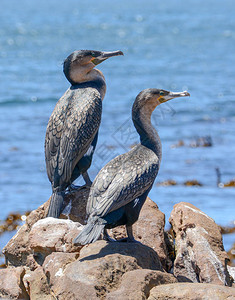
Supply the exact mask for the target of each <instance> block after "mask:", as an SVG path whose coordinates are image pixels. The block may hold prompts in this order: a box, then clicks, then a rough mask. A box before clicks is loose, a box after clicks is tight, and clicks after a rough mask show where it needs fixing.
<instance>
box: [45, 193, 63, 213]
mask: <svg viewBox="0 0 235 300" xmlns="http://www.w3.org/2000/svg"><path fill="white" fill-rule="evenodd" d="M64 194H65V193H64V191H63V192H53V194H52V196H51V201H50V206H49V209H48V213H47V217H53V218H59V216H60V213H61V209H62V205H63V201H64Z"/></svg>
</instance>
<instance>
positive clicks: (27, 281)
mask: <svg viewBox="0 0 235 300" xmlns="http://www.w3.org/2000/svg"><path fill="white" fill-rule="evenodd" d="M23 283H24V286H25V289H26V291H27V293H28V295H29V298H30V299H35V300H36V299H40V300H54V299H55V298H54V297H53V295H52V294H51V292H50V287H49V285H48V282H47V278H46V275H45V273H44V271H43V268H42V267H41V266H40V267H38V268H37V269H36V270H35V271H30V270H29V269H28V270H27V271H26V273H25V275H24V277H23Z"/></svg>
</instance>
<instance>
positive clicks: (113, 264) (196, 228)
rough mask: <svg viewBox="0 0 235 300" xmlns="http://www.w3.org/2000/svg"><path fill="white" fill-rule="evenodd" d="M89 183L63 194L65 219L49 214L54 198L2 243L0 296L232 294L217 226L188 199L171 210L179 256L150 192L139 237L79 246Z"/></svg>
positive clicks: (137, 231) (136, 230) (138, 228)
mask: <svg viewBox="0 0 235 300" xmlns="http://www.w3.org/2000/svg"><path fill="white" fill-rule="evenodd" d="M87 190H88V189H82V190H79V191H73V192H72V193H71V194H70V195H66V205H65V209H64V211H63V214H62V216H61V218H60V219H53V218H45V219H44V217H45V215H46V212H47V209H48V205H49V201H47V202H46V203H44V205H42V206H40V207H39V208H38V209H37V210H35V211H33V212H32V213H31V214H30V215H29V216H28V218H27V220H26V223H25V224H24V225H23V226H22V227H21V228H20V230H19V231H18V232H17V234H16V235H15V236H14V237H13V238H12V239H11V240H10V241H9V242H8V244H7V245H6V246H5V248H4V255H5V257H6V263H7V265H8V267H7V268H6V269H2V270H0V297H2V298H6V299H9V298H11V299H45V300H50V299H83V300H86V299H89V300H90V299H108V300H114V299H117V300H119V299H120V300H127V299H128V300H129V299H131V300H135V299H136V300H137V299H152V300H153V299H216V298H214V297H212V298H205V297H206V296H205V295H212V291H213V290H214V295H217V294H218V295H222V296H221V298H218V299H233V297H234V288H233V287H231V288H229V287H226V286H225V285H232V277H231V276H230V275H229V272H230V273H231V275H234V274H233V273H234V270H233V268H229V272H228V268H227V259H228V257H227V255H226V252H225V251H224V250H223V244H222V239H221V233H220V230H219V227H218V226H217V225H216V224H215V223H214V221H213V220H212V219H211V218H209V217H208V216H207V215H206V214H204V213H203V212H201V211H200V210H199V209H197V208H196V207H194V206H192V205H191V204H189V203H186V204H185V203H180V204H178V205H176V206H175V207H174V210H173V212H172V215H171V223H172V226H173V230H174V232H175V243H176V257H175V260H174V256H173V255H172V253H173V252H174V251H173V247H174V245H173V242H172V240H171V238H169V236H168V234H167V233H166V232H165V231H164V225H165V216H164V214H163V213H162V212H161V211H160V210H159V209H158V207H157V205H156V204H155V203H154V202H152V201H151V200H150V199H147V201H146V203H145V205H144V206H143V209H142V211H141V214H140V218H139V220H138V222H137V223H136V224H135V225H134V235H135V238H136V239H137V240H138V241H139V242H138V243H123V242H113V243H110V242H106V241H104V240H98V241H97V242H95V243H93V244H90V245H86V246H76V247H75V246H74V245H73V244H72V240H73V238H74V237H75V236H76V235H77V234H78V233H79V232H80V230H81V228H82V226H81V224H84V220H85V219H86V216H85V203H86V199H87V196H88V191H87ZM79 199H80V200H79ZM79 201H80V202H79ZM79 207H80V208H81V210H80V209H79ZM111 234H112V235H113V237H116V238H122V237H124V236H125V230H124V228H122V227H119V228H115V229H114V230H112V232H111ZM200 252H201V253H200ZM172 260H174V262H173V263H174V268H173V269H172V268H171V267H172ZM206 264H207V265H208V266H210V268H209V270H208V269H207V268H206V267H205V265H206ZM170 269H171V271H172V270H174V274H171V273H170ZM216 274H217V275H216ZM218 274H219V275H218ZM10 278H11V279H10ZM180 281H190V283H188V282H187V283H182V282H180ZM198 282H203V283H198ZM211 283H213V284H211ZM182 295H183V296H182ZM177 297H178V298H177ZM180 297H181V298H180ZM182 297H183V298H182ZM200 297H201V298H200Z"/></svg>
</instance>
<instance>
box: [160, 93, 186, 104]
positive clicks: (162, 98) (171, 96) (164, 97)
mask: <svg viewBox="0 0 235 300" xmlns="http://www.w3.org/2000/svg"><path fill="white" fill-rule="evenodd" d="M187 96H190V94H189V92H187V91H184V92H177V93H174V92H168V93H167V94H165V95H161V94H160V97H159V98H158V100H159V102H160V103H164V102H167V101H169V100H171V99H174V98H178V97H187Z"/></svg>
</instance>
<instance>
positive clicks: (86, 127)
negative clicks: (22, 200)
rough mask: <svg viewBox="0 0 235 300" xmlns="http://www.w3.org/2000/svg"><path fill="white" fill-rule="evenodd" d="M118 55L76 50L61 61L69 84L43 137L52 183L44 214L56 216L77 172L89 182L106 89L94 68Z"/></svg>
mask: <svg viewBox="0 0 235 300" xmlns="http://www.w3.org/2000/svg"><path fill="white" fill-rule="evenodd" d="M118 55H123V53H122V52H121V51H113V52H101V51H93V50H79V51H75V52H73V53H72V54H70V55H69V56H68V57H67V58H66V59H65V61H64V68H63V71H64V74H65V76H66V78H67V79H68V81H69V82H70V83H71V87H70V88H69V89H68V90H67V91H66V92H65V94H64V95H63V96H62V97H61V98H60V99H59V101H58V102H57V104H56V106H55V108H54V110H53V112H52V114H51V117H50V119H49V122H48V125H47V130H46V138H45V158H46V168H47V175H48V178H49V180H50V182H51V185H52V197H51V201H50V207H49V210H48V214H47V217H56V218H58V217H59V215H60V213H61V207H62V204H63V199H64V194H65V190H66V188H67V187H68V186H70V185H71V184H72V182H73V181H74V180H75V179H76V178H77V177H78V176H79V175H82V176H83V178H84V180H85V182H86V184H87V185H91V181H90V178H89V176H88V174H87V170H88V168H89V167H90V165H91V160H92V156H93V152H94V149H95V147H96V143H97V138H98V129H99V125H100V121H101V112H102V100H103V98H104V96H105V92H106V84H105V78H104V75H103V74H102V72H101V71H99V70H97V69H94V67H95V66H96V65H98V64H100V63H101V62H103V61H104V60H106V59H108V58H109V57H112V56H118Z"/></svg>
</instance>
